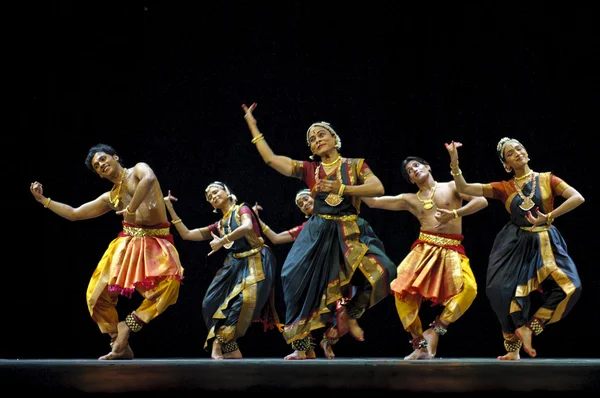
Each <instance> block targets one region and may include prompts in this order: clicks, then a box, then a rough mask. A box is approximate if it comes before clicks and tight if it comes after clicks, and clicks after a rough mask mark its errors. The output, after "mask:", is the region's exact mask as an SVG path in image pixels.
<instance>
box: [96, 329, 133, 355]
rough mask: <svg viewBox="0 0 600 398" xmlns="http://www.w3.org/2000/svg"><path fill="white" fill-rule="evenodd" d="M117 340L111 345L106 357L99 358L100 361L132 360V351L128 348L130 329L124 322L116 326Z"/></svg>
mask: <svg viewBox="0 0 600 398" xmlns="http://www.w3.org/2000/svg"><path fill="white" fill-rule="evenodd" d="M117 333H118V334H117V338H116V339H115V341H114V342H113V344H112V350H111V352H109V353H108V354H106V355H103V356H101V357H100V358H98V359H100V360H110V359H133V351H132V350H131V347H129V335H130V334H131V329H129V326H127V324H126V323H125V321H121V322H119V324H118V325H117Z"/></svg>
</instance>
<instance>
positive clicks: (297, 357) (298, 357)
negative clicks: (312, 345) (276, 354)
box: [283, 350, 307, 361]
mask: <svg viewBox="0 0 600 398" xmlns="http://www.w3.org/2000/svg"><path fill="white" fill-rule="evenodd" d="M283 359H285V360H286V361H303V360H305V359H307V358H306V351H297V350H296V351H294V352H292V353H291V354H290V355H287V356H286V357H285V358H283Z"/></svg>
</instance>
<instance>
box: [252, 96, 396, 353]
mask: <svg viewBox="0 0 600 398" xmlns="http://www.w3.org/2000/svg"><path fill="white" fill-rule="evenodd" d="M255 107H256V104H253V105H252V106H250V107H247V106H246V105H243V106H242V108H243V109H244V112H245V120H246V123H247V124H248V128H249V129H250V132H251V134H252V137H253V139H252V141H251V142H252V143H253V144H255V145H256V148H257V150H258V152H259V153H260V155H261V157H262V158H263V161H264V162H265V163H266V164H268V165H269V166H270V167H272V168H273V169H275V170H276V171H278V172H279V173H281V174H283V175H285V176H287V177H294V178H298V179H301V180H303V181H304V182H305V183H306V184H307V186H308V188H309V189H310V190H311V196H312V197H313V198H314V215H313V216H312V217H310V218H309V219H308V221H307V223H306V224H305V225H304V228H303V229H302V231H301V232H300V234H299V235H298V238H297V239H296V240H295V242H294V244H293V245H292V248H291V249H290V251H289V253H288V256H287V257H286V260H285V262H284V263H283V266H282V270H281V279H282V284H283V291H284V301H285V306H286V320H285V328H284V331H283V336H284V338H285V340H286V342H287V343H288V344H291V346H292V348H293V349H294V352H293V353H291V354H289V355H288V356H286V357H285V359H290V360H294V359H300V360H302V359H306V351H307V350H308V349H309V348H310V339H309V336H310V333H311V331H312V330H316V329H320V328H324V327H325V326H326V324H327V323H328V322H331V319H332V317H333V314H334V313H335V307H336V303H337V302H338V300H340V299H343V298H344V296H345V294H344V290H346V289H349V288H352V289H350V290H351V291H352V293H353V294H352V298H351V299H350V300H347V301H345V303H344V305H345V307H346V311H347V314H348V318H349V319H348V331H349V333H350V334H351V335H352V336H353V337H354V338H355V339H357V340H359V341H362V340H364V332H363V330H362V328H361V327H360V326H359V325H358V321H357V320H358V319H359V318H360V317H361V315H362V314H363V313H364V312H365V310H366V309H367V308H370V307H372V306H373V305H375V304H377V303H378V302H380V301H381V300H382V299H384V298H385V297H387V296H390V295H391V292H390V282H391V280H392V279H394V278H395V277H396V266H395V264H394V263H393V262H392V260H390V259H389V258H388V256H387V255H386V254H385V251H384V248H383V244H382V243H381V241H380V240H379V238H378V237H377V235H375V233H374V232H373V230H372V229H371V227H370V225H369V224H368V223H367V222H366V221H365V220H364V219H363V218H361V217H359V216H358V214H359V211H360V203H361V199H360V198H361V196H380V195H383V193H384V189H383V184H382V183H381V181H380V180H379V178H377V177H376V176H375V174H373V172H372V171H371V169H370V168H369V166H368V165H367V164H366V162H365V161H364V159H356V158H355V159H352V158H343V157H342V156H341V155H340V153H339V152H338V150H339V149H340V148H341V140H340V138H339V136H338V135H337V133H336V132H335V131H334V129H333V128H332V127H331V126H330V125H329V124H328V123H325V122H320V123H314V124H313V125H311V126H310V127H309V129H308V131H307V133H306V139H307V143H308V146H309V147H310V150H311V152H312V153H313V155H316V156H319V157H320V158H321V161H320V162H316V161H313V162H309V161H298V160H292V159H291V158H289V157H287V156H280V155H276V154H274V153H273V151H272V150H271V148H270V147H269V145H268V144H267V142H266V140H265V139H264V136H263V135H262V134H261V132H260V131H259V129H258V127H257V124H256V119H255V118H254V116H253V115H252V111H253V110H254V108H255ZM338 326H339V325H338Z"/></svg>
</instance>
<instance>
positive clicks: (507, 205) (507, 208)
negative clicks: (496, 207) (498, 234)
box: [504, 192, 517, 214]
mask: <svg viewBox="0 0 600 398" xmlns="http://www.w3.org/2000/svg"><path fill="white" fill-rule="evenodd" d="M515 196H517V193H516V192H513V193H512V194H510V196H509V197H508V198H506V202H504V207H505V208H506V211H507V212H509V213H510V214H512V213H511V212H510V205H511V203H512V201H513V199H514V198H515Z"/></svg>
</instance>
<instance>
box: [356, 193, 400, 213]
mask: <svg viewBox="0 0 600 398" xmlns="http://www.w3.org/2000/svg"><path fill="white" fill-rule="evenodd" d="M361 200H362V201H363V202H364V203H365V204H366V205H367V206H369V207H370V208H372V209H383V210H408V209H409V205H408V202H407V201H406V200H405V199H404V197H403V194H400V195H396V196H379V197H373V198H367V197H363V198H361Z"/></svg>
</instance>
